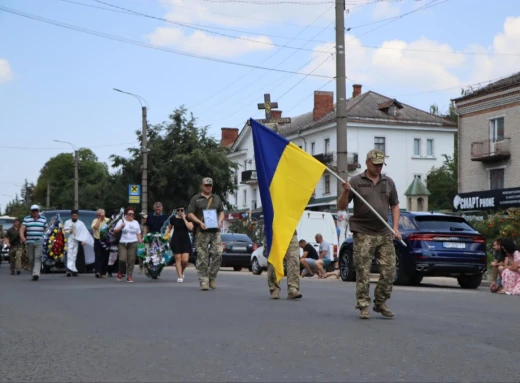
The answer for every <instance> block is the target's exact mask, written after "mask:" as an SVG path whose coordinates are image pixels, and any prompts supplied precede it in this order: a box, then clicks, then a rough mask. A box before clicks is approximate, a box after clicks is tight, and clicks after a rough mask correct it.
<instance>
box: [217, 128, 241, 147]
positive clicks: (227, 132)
mask: <svg viewBox="0 0 520 383" xmlns="http://www.w3.org/2000/svg"><path fill="white" fill-rule="evenodd" d="M237 137H238V129H237V128H222V138H221V139H220V145H221V146H230V145H232V144H233V143H234V142H235V140H236V139H237Z"/></svg>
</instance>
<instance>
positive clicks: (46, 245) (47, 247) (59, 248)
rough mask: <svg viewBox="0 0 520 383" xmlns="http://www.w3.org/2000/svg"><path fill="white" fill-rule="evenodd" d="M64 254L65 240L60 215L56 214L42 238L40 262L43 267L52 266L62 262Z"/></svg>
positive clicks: (65, 249) (65, 252) (65, 250)
mask: <svg viewBox="0 0 520 383" xmlns="http://www.w3.org/2000/svg"><path fill="white" fill-rule="evenodd" d="M66 254H67V238H66V237H65V230H63V224H62V223H61V220H60V215H59V214H57V215H56V216H55V217H54V218H53V220H52V221H51V224H50V227H49V229H48V230H47V232H46V233H45V236H44V237H43V243H42V260H43V263H44V264H45V265H48V266H52V265H55V264H56V263H57V262H64V260H65V256H66Z"/></svg>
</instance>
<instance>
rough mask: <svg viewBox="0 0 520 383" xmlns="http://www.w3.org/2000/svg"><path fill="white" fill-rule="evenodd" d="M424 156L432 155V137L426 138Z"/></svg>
mask: <svg viewBox="0 0 520 383" xmlns="http://www.w3.org/2000/svg"><path fill="white" fill-rule="evenodd" d="M426 156H427V157H433V139H432V138H429V139H427V140H426Z"/></svg>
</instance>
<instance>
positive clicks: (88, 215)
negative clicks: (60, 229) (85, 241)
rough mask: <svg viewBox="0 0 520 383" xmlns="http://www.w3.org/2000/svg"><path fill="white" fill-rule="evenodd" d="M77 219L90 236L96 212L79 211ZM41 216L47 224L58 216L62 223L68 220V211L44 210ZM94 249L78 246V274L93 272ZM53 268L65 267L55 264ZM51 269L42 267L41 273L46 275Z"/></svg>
mask: <svg viewBox="0 0 520 383" xmlns="http://www.w3.org/2000/svg"><path fill="white" fill-rule="evenodd" d="M78 213H79V219H80V220H81V221H82V222H83V223H84V224H85V226H86V227H87V229H88V231H89V232H90V234H91V235H92V234H93V232H92V221H94V219H95V218H96V212H95V211H94V210H79V212H78ZM41 214H42V215H43V216H44V217H45V218H47V222H48V223H49V224H50V222H51V220H52V219H53V218H54V217H55V216H56V214H59V215H60V220H61V222H62V223H65V221H67V220H69V219H70V216H71V214H70V210H44V211H42V212H41ZM94 261H95V257H94V249H93V248H92V247H91V246H80V247H79V249H78V256H77V258H76V268H77V269H78V272H79V273H91V272H93V271H94ZM55 268H57V269H64V268H65V265H64V264H62V263H61V262H59V263H57V264H56V266H55ZM51 269H52V268H51V267H49V266H46V265H42V272H44V273H48V272H50V271H51Z"/></svg>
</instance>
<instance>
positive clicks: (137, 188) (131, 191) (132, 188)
mask: <svg viewBox="0 0 520 383" xmlns="http://www.w3.org/2000/svg"><path fill="white" fill-rule="evenodd" d="M128 195H129V196H141V185H128Z"/></svg>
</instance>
